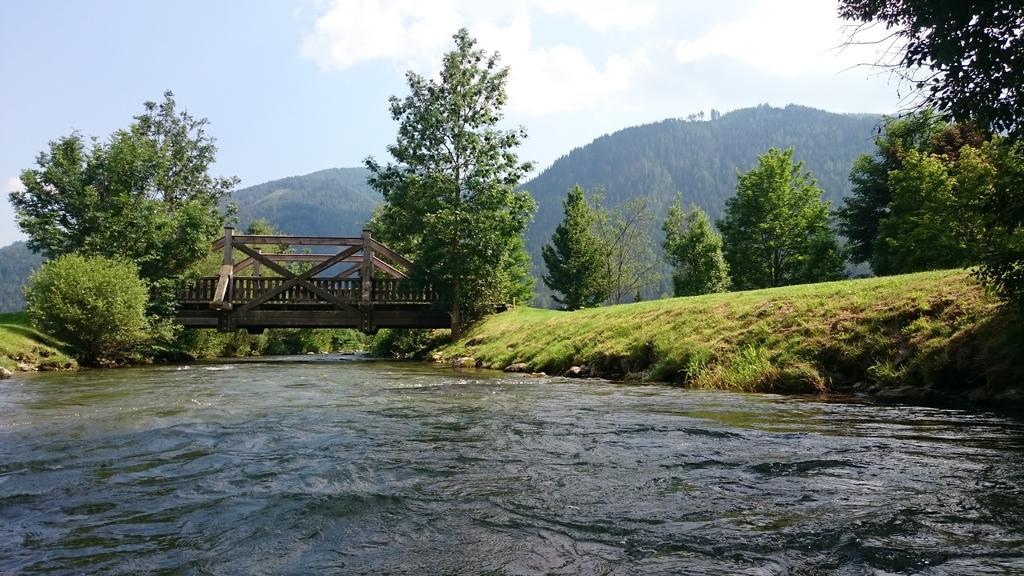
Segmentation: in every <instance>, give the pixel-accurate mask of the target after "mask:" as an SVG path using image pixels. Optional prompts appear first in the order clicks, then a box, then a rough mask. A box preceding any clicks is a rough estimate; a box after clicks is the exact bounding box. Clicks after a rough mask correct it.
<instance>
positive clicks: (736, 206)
mask: <svg viewBox="0 0 1024 576" xmlns="http://www.w3.org/2000/svg"><path fill="white" fill-rule="evenodd" d="M738 178H739V183H738V184H737V186H736V195H735V196H733V197H732V198H730V199H729V200H727V201H726V208H725V217H724V218H723V219H722V220H720V221H719V222H718V228H719V230H721V231H722V239H723V241H724V252H725V259H726V262H728V263H729V270H730V272H731V274H732V279H733V284H734V285H735V286H736V287H737V288H739V289H741V290H746V289H751V288H766V287H770V286H784V285H787V284H796V283H801V282H820V281H825V280H833V279H837V278H841V277H842V275H843V270H842V265H841V260H840V261H838V262H837V260H836V258H835V255H836V254H837V253H838V247H837V246H836V239H835V232H833V231H832V229H831V228H830V227H829V210H828V202H826V201H824V200H822V199H821V196H822V190H821V189H820V188H818V186H817V183H816V181H815V180H814V178H813V177H812V175H811V173H810V172H808V171H805V170H804V168H803V163H802V162H798V163H796V164H794V163H793V149H792V148H790V149H787V150H785V151H780V150H778V149H776V148H771V149H769V150H768V152H766V153H765V154H763V155H762V156H760V157H759V158H758V165H757V167H756V168H754V169H752V170H750V171H749V172H746V173H743V174H739V175H738Z"/></svg>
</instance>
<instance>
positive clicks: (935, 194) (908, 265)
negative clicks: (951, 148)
mask: <svg viewBox="0 0 1024 576" xmlns="http://www.w3.org/2000/svg"><path fill="white" fill-rule="evenodd" d="M890 185H891V189H892V201H891V202H890V203H889V207H888V213H887V214H886V215H885V217H883V218H882V219H881V221H880V222H879V227H878V241H877V243H876V246H875V251H874V254H873V256H872V258H871V268H872V269H873V270H874V271H875V272H876V273H878V274H902V273H907V272H917V271H920V270H932V269H938V268H954V267H958V266H963V265H965V264H967V263H968V262H969V260H970V256H969V250H968V247H967V246H966V245H965V243H964V242H963V239H962V235H961V234H959V233H958V232H957V228H958V220H959V218H960V217H961V216H960V215H959V214H958V213H957V212H958V211H957V210H956V209H955V206H956V197H955V195H954V194H955V191H954V189H955V187H956V179H955V177H954V175H953V174H951V173H950V169H949V167H948V166H947V165H946V163H945V161H944V159H943V158H940V157H937V156H933V155H929V154H922V153H920V152H918V151H916V150H911V151H910V153H909V154H908V155H907V156H906V158H904V160H903V166H902V167H901V168H900V169H899V170H895V171H893V172H892V174H891V176H890Z"/></svg>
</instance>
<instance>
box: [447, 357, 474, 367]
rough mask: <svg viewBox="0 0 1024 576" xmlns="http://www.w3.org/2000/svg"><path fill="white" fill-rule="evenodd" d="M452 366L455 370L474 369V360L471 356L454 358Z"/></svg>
mask: <svg viewBox="0 0 1024 576" xmlns="http://www.w3.org/2000/svg"><path fill="white" fill-rule="evenodd" d="M452 364H453V365H454V366H455V367H456V368H476V360H475V359H474V358H473V357H472V356H463V357H462V358H456V359H455V361H454V362H452Z"/></svg>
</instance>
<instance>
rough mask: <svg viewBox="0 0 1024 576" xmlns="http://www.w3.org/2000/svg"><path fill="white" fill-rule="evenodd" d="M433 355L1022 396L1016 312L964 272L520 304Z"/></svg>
mask: <svg viewBox="0 0 1024 576" xmlns="http://www.w3.org/2000/svg"><path fill="white" fill-rule="evenodd" d="M434 355H435V359H436V360H439V361H448V362H451V361H455V360H460V361H461V363H463V364H466V363H470V362H472V363H475V364H476V365H478V366H481V367H486V368H496V369H505V368H509V367H513V368H514V369H515V370H519V371H527V372H545V373H547V374H563V373H568V374H570V375H578V376H597V377H605V378H614V379H627V380H652V381H665V382H671V383H676V384H680V385H683V386H687V387H691V388H704V389H727V390H734V391H747V392H783V393H823V392H860V393H866V394H870V395H873V396H876V397H882V398H892V399H908V400H915V401H954V402H955V401H976V402H986V401H988V402H991V401H1007V402H1024V319H1022V318H1021V315H1020V314H1019V313H1016V312H1012V311H1010V310H1008V309H1007V308H1006V307H1004V306H1001V305H1000V303H999V302H998V301H997V300H996V299H995V298H994V297H993V296H991V295H989V294H987V293H986V292H985V290H984V289H983V288H982V287H981V286H979V285H978V283H977V282H976V281H975V280H974V279H973V278H971V277H970V274H969V273H968V272H965V271H936V272H924V273H919V274H908V275H901V276H891V277H885V278H869V279H860V280H846V281H840V282H828V283H822V284H808V285H801V286H788V287H783V288H774V289H767V290H753V291H747V292H733V293H726V294H714V295H707V296H697V297H689V298H673V299H669V300H657V301H651V302H641V303H636V304H627V305H620V306H609V307H604V308H594V309H588V310H580V311H575V312H559V311H551V310H540V309H535V308H516V309H514V310H511V311H508V312H505V313H502V314H498V315H495V316H492V317H490V318H488V319H486V320H485V321H483V322H481V323H480V324H479V325H477V326H476V327H474V328H473V329H472V330H470V331H468V332H467V333H466V334H465V336H464V337H463V338H461V339H460V340H458V341H456V342H454V343H451V344H448V345H445V346H442V347H441V348H439V349H438V350H436V351H435V353H434ZM469 359H472V360H469Z"/></svg>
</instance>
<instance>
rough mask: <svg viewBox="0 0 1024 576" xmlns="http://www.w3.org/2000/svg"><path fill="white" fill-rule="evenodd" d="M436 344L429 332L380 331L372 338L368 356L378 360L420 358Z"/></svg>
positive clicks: (434, 337) (434, 338) (432, 334)
mask: <svg viewBox="0 0 1024 576" xmlns="http://www.w3.org/2000/svg"><path fill="white" fill-rule="evenodd" d="M437 343H438V342H437V337H436V336H435V335H434V333H433V332H432V331H430V330H411V329H394V330H381V331H380V332H378V333H377V335H376V336H374V337H373V342H372V343H371V344H370V354H372V355H373V356H376V357H378V358H422V357H423V356H424V355H425V354H426V353H427V351H428V350H430V349H431V348H432V347H434V346H435V345H436V344H437Z"/></svg>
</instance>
